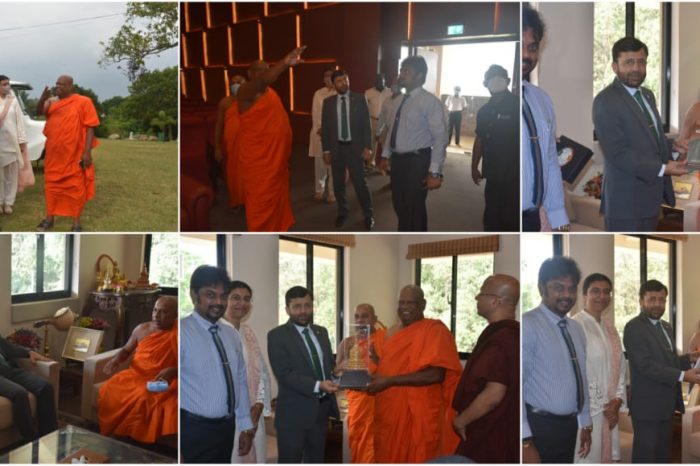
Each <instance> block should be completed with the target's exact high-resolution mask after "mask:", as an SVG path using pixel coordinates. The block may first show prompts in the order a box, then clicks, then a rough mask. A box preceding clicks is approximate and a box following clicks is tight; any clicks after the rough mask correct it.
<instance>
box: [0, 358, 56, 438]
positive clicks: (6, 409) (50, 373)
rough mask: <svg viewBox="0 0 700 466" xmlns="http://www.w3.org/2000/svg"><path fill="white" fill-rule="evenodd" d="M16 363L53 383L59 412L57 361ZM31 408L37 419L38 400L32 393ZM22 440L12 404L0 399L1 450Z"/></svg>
mask: <svg viewBox="0 0 700 466" xmlns="http://www.w3.org/2000/svg"><path fill="white" fill-rule="evenodd" d="M15 361H16V362H17V364H18V365H19V367H21V368H23V369H26V370H28V371H31V372H34V373H36V374H37V375H39V376H40V377H43V378H44V379H46V380H48V381H49V383H51V385H52V386H53V392H54V403H55V404H56V412H58V389H59V382H58V379H59V374H60V370H61V369H60V365H59V364H58V363H57V362H56V361H38V362H37V363H36V365H34V364H32V363H31V361H30V360H29V359H17V360H15ZM29 406H30V408H31V410H32V418H34V417H36V398H35V397H34V395H32V394H31V393H30V394H29ZM20 440H22V437H21V436H20V434H19V431H18V430H17V429H16V428H15V427H14V422H13V420H12V403H11V402H10V400H9V399H7V398H4V397H0V448H5V447H7V446H9V445H12V444H13V443H16V442H19V441H20Z"/></svg>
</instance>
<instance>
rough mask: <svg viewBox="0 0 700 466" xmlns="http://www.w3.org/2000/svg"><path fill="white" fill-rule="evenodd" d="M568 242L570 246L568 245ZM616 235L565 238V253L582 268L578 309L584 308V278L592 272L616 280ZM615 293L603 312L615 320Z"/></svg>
mask: <svg viewBox="0 0 700 466" xmlns="http://www.w3.org/2000/svg"><path fill="white" fill-rule="evenodd" d="M566 242H568V246H567V245H566ZM614 247H615V236H614V235H611V234H608V235H569V236H568V237H566V238H565V246H564V254H565V255H568V256H569V257H571V258H572V259H574V260H575V261H576V263H577V264H578V266H579V269H581V283H580V284H579V292H578V295H577V296H578V300H577V301H576V306H575V309H576V310H581V309H583V296H582V289H581V286H583V280H584V279H585V278H586V277H587V276H588V275H590V274H592V273H602V274H603V275H606V276H607V277H609V278H610V280H612V281H613V286H614V282H615V256H614V254H613V250H614ZM614 299H615V294H614V293H613V299H612V300H611V301H610V307H609V308H608V310H607V311H605V313H604V314H603V315H604V316H605V317H607V318H608V319H610V322H613V323H614V322H615V315H614V312H613V309H614V308H615V307H614V306H615V300H614Z"/></svg>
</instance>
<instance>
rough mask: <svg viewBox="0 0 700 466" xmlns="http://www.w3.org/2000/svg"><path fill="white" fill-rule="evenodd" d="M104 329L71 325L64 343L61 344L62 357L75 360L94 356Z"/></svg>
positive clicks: (100, 342) (83, 359)
mask: <svg viewBox="0 0 700 466" xmlns="http://www.w3.org/2000/svg"><path fill="white" fill-rule="evenodd" d="M103 337H104V331H102V330H94V329H91V328H83V327H71V328H70V330H68V337H67V338H66V343H65V344H64V345H63V355H62V356H63V357H64V358H66V359H74V360H76V361H85V358H88V357H90V356H94V355H95V354H97V351H98V350H99V349H100V345H102V338H103Z"/></svg>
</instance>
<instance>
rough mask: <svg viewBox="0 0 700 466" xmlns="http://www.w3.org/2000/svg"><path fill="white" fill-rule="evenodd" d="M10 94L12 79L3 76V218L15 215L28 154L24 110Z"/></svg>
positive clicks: (0, 128) (0, 208)
mask: <svg viewBox="0 0 700 466" xmlns="http://www.w3.org/2000/svg"><path fill="white" fill-rule="evenodd" d="M10 91H11V88H10V78H8V77H7V76H2V75H0V214H3V213H4V214H8V215H9V214H11V213H12V212H13V206H14V203H15V197H16V196H17V183H18V180H19V170H20V169H21V168H23V166H24V160H25V159H26V152H27V135H26V132H25V128H24V120H22V109H21V108H20V106H19V103H18V102H17V99H16V98H15V97H14V96H13V95H12V92H10Z"/></svg>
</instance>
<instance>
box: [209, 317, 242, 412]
mask: <svg viewBox="0 0 700 466" xmlns="http://www.w3.org/2000/svg"><path fill="white" fill-rule="evenodd" d="M209 332H210V333H211V336H212V338H213V339H214V346H216V351H217V352H218V353H219V358H221V367H222V368H223V369H224V379H226V395H227V398H226V401H227V405H228V415H229V416H233V413H234V411H235V410H236V392H235V390H234V388H233V376H232V375H231V364H230V363H229V362H228V357H227V356H226V350H225V349H224V344H223V343H222V341H221V337H220V336H219V326H218V325H212V326H211V327H209Z"/></svg>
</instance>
